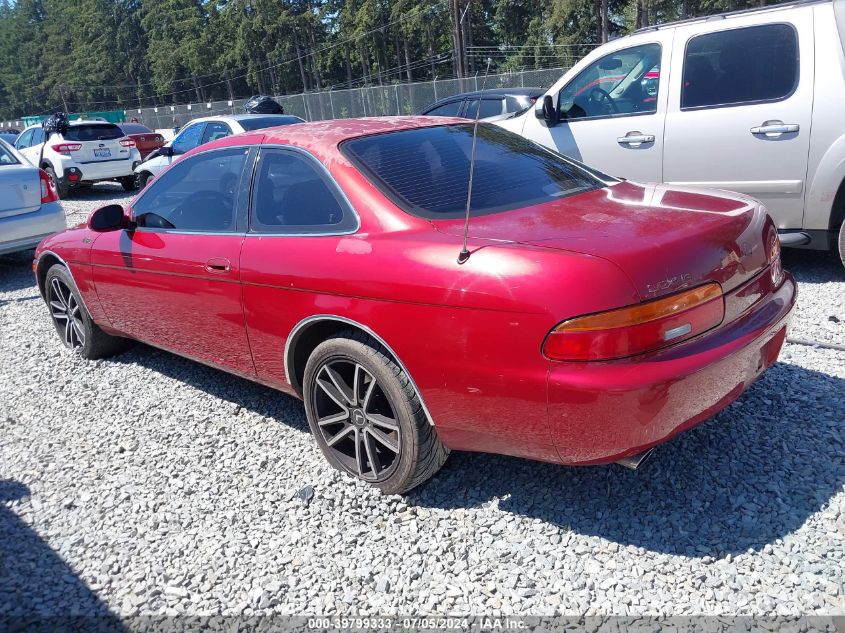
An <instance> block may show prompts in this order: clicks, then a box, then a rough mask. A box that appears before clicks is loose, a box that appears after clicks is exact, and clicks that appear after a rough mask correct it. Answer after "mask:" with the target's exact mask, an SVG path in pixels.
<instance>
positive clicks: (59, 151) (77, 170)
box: [15, 119, 141, 198]
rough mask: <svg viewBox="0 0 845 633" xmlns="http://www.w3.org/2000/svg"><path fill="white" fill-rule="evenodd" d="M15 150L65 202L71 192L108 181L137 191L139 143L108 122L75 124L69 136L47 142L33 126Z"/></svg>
mask: <svg viewBox="0 0 845 633" xmlns="http://www.w3.org/2000/svg"><path fill="white" fill-rule="evenodd" d="M15 148H16V149H17V150H18V151H19V152H20V153H21V154H22V155H23V156H24V157H25V158H26V159H27V160H28V161H29V162H30V163H31V164H33V165H35V166H38V167H41V168H42V169H43V170H44V171H45V172H47V174H48V175H49V176H50V178H51V179H52V180H53V183H54V185H55V187H56V191H58V193H59V197H61V198H64V197H66V196H67V195H68V193H69V192H70V190H71V189H72V188H75V187H79V186H80V185H84V184H86V185H87V184H93V183H95V182H101V181H105V180H115V181H117V182H119V183H120V184H121V185H122V186H123V189H124V190H126V191H132V190H133V189H134V188H135V176H134V173H133V171H132V170H133V169H134V167H135V165H137V164H138V163H140V162H141V155H140V154H139V153H138V149H137V148H136V147H135V141H133V140H132V139H130V138H126V135H125V134H124V133H123V130H121V129H120V128H119V127H118V126H116V125H115V124H114V123H109V122H107V121H93V120H90V119H89V120H84V121H71V122H70V124H69V126H68V130H67V132H66V133H65V134H64V135H62V134H53V135H52V136H51V137H50V138H49V139H48V142H47V143H45V142H44V128H42V127H41V125H32V126H30V127H28V128H26V129H25V130H24V131H23V133H21V135H20V136H19V137H18V139H17V141H15Z"/></svg>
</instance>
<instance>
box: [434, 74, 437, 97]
mask: <svg viewBox="0 0 845 633" xmlns="http://www.w3.org/2000/svg"><path fill="white" fill-rule="evenodd" d="M433 83H434V100H435V101H437V75H434V82H433Z"/></svg>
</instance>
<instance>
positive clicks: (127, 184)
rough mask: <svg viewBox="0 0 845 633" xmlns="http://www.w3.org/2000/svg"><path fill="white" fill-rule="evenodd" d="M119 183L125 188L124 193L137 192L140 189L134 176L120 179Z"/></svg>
mask: <svg viewBox="0 0 845 633" xmlns="http://www.w3.org/2000/svg"><path fill="white" fill-rule="evenodd" d="M117 182H119V183H120V186H121V187H123V190H124V191H135V189H137V188H138V184H137V182H136V180H135V176H134V175H132V176H126V177H124V178H118V179H117Z"/></svg>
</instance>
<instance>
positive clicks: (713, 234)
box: [34, 117, 796, 493]
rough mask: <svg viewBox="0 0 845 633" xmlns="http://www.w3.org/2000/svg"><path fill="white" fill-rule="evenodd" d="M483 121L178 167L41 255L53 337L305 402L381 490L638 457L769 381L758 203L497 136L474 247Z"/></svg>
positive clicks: (325, 139)
mask: <svg viewBox="0 0 845 633" xmlns="http://www.w3.org/2000/svg"><path fill="white" fill-rule="evenodd" d="M474 127H475V126H474V124H473V123H471V122H468V121H466V120H465V119H456V118H454V119H445V118H444V119H439V120H434V119H432V118H431V117H408V118H387V117H386V118H377V119H349V120H344V121H323V122H317V123H307V124H302V125H291V126H285V127H281V128H275V129H272V130H266V131H262V132H261V133H258V134H243V135H240V136H234V137H231V138H225V139H220V140H217V141H214V142H211V143H208V144H206V145H203V146H201V147H199V148H197V149H196V150H193V151H191V152H189V153H188V154H187V155H186V156H185V157H183V158H182V159H181V160H180V161H179V162H178V163H176V164H174V165H173V166H172V167H171V168H170V169H168V170H167V171H166V172H165V173H164V174H162V176H161V177H160V178H158V179H156V180H155V181H153V182H152V183H151V184H150V185H148V186H147V188H146V189H145V190H144V191H143V192H141V194H140V195H139V196H137V197H136V198H135V199H134V200H133V201H132V203H131V204H130V205H129V208H127V209H125V210H124V209H123V208H122V207H120V206H118V205H109V206H107V207H103V208H101V209H99V210H98V211H95V212H94V213H93V214H92V215H91V216H90V218H89V221H88V224H87V226H80V227H77V228H74V229H70V230H68V231H66V232H64V233H62V234H60V235H58V236H56V237H53V238H48V239H47V240H45V241H44V242H43V243H42V244H41V245H40V247H39V249H38V251H37V253H36V261H35V266H34V268H35V271H36V277H37V281H38V286H39V288H40V289H41V292H42V294H43V295H44V297H45V299H46V300H47V304H48V306H49V307H50V309H51V315H52V318H53V320H54V322H55V325H56V329H57V331H58V333H59V335H60V336H61V339H62V342H63V343H64V344H65V345H66V346H67V347H70V348H73V349H75V350H77V351H78V352H79V353H80V354H81V355H82V356H84V357H85V358H97V357H101V356H104V355H106V354H108V353H111V352H114V351H115V350H117V349H120V347H121V345H122V344H123V339H122V338H120V337H127V338H132V339H138V340H141V341H146V342H148V343H151V344H153V345H154V346H156V347H161V348H165V349H168V350H170V351H172V352H174V353H176V354H181V355H184V356H187V357H190V358H193V359H196V360H198V361H201V362H203V363H206V364H209V365H213V366H216V367H219V368H221V369H224V370H226V371H229V372H232V373H234V374H237V375H240V376H245V377H247V378H250V379H252V380H256V381H258V382H261V383H263V384H266V385H269V386H272V387H275V388H277V389H279V390H281V391H284V392H286V393H289V394H291V395H295V396H298V397H301V398H303V399H304V401H305V409H306V412H307V416H308V420H309V424H310V426H311V430H312V432H313V434H314V436H315V439H316V442H317V444H318V445H319V446H320V448H321V449H322V451H323V453H324V454H325V456H326V458H327V459H328V461H329V462H330V463H331V464H332V465H334V466H335V467H337V468H339V469H341V470H343V471H345V472H348V473H350V474H351V475H353V476H355V477H359V478H361V479H363V480H364V481H367V482H369V483H371V484H373V485H375V486H377V487H379V488H380V489H381V490H383V491H385V492H389V493H399V492H403V491H407V490H409V489H411V488H413V487H414V486H417V485H418V484H420V483H421V482H423V481H425V480H426V479H427V478H428V477H430V476H431V475H433V474H434V473H435V472H436V471H437V470H438V469H439V468H440V466H441V465H442V464H443V462H444V460H445V459H446V456H447V454H448V452H449V450H469V451H487V452H495V453H505V454H508V455H516V456H520V457H529V458H533V459H540V460H545V461H551V462H557V463H563V464H601V463H608V462H616V461H620V460H622V461H624V462H625V463H629V464H630V463H633V464H636V463H637V462H638V461H639V460H640V459H641V457H642V455H643V452H644V451H647V450H648V449H649V448H650V447H652V446H654V445H656V444H659V443H661V442H663V441H665V440H667V439H668V438H669V437H671V436H673V435H674V434H676V433H678V432H680V431H683V430H685V429H688V428H690V427H691V426H693V425H695V424H697V423H699V422H701V421H702V420H704V419H706V418H708V417H710V416H712V415H713V414H714V413H716V412H717V411H719V410H721V409H723V408H724V407H726V406H727V405H728V404H729V403H730V402H732V401H733V400H735V399H736V398H737V397H739V395H740V394H741V393H742V391H743V390H744V389H745V388H746V387H747V386H748V385H750V384H751V383H752V382H753V381H754V380H755V379H756V378H757V376H759V375H760V373H761V372H762V371H763V370H764V369H766V368H767V367H769V366H770V365H771V364H772V363H774V362H775V360H776V359H777V356H778V353H779V351H780V349H781V346H782V344H783V342H784V338H785V336H786V324H787V320H788V318H789V316H790V314H791V312H792V309H793V306H794V304H795V296H796V286H795V282H794V281H793V279H792V277H791V276H790V275H789V274H788V273H785V272H784V271H783V270H782V268H781V264H780V258H779V253H780V242H779V241H778V238H777V231H776V229H775V226H774V224H773V223H772V221H771V219H770V218H769V217H768V215H767V214H766V212H765V210H764V209H763V208H762V206H761V205H760V204H759V203H758V202H756V201H754V200H752V199H750V198H747V197H745V196H741V195H737V194H729V193H726V192H722V193H720V192H714V193H712V194H707V193H702V192H701V191H697V190H694V189H689V188H673V187H668V186H664V185H649V186H644V185H639V184H635V183H631V182H625V181H618V180H615V179H612V178H610V177H606V176H603V175H601V174H599V173H597V172H594V171H591V170H589V169H587V168H585V167H582V166H580V165H579V164H577V163H576V162H573V161H571V160H569V159H567V158H564V157H562V156H560V155H558V154H556V153H553V152H549V151H548V150H546V149H544V148H542V147H540V146H538V145H536V144H534V143H531V142H530V141H527V140H526V139H524V138H522V137H520V136H518V135H515V134H512V133H510V132H507V131H505V130H503V129H501V128H499V127H496V126H494V125H491V124H488V123H482V124H481V125H480V126H479V130H478V137H477V144H476V149H475V156H476V157H477V159H476V162H475V167H474V182H473V189H472V206H471V211H470V216H471V219H470V222H469V225H468V230H467V235H468V237H467V244H466V245H467V251H464V250H463V248H462V245H463V243H464V237H463V236H464V232H465V229H466V227H465V223H464V214H465V203H466V197H467V185H468V175H469V173H470V153H471V152H472V147H473V128H474ZM232 177H234V178H236V182H237V184H236V186H235V187H229V186H228V185H224V184H223V183H226V182H227V181H229V180H230V178H232ZM80 262H85V264H84V265H83V264H82V263H80ZM95 288H96V291H95ZM70 297H72V298H73V305H79V306H82V307H83V308H84V309H82V310H79V311H78V313H77V314H78V318H76V319H75V320H74V327H73V328H71V329H68V328H67V327H66V322H67V314H68V310H67V309H65V305H64V304H63V303H62V298H64V299H65V302H66V303H68V304H70V299H69V298H70ZM57 299H58V303H57ZM153 306H154V308H153ZM620 412H624V415H623V414H621V413H620Z"/></svg>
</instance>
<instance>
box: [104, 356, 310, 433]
mask: <svg viewBox="0 0 845 633" xmlns="http://www.w3.org/2000/svg"><path fill="white" fill-rule="evenodd" d="M110 360H111V361H112V362H119V363H127V364H133V365H141V366H143V367H146V368H147V369H152V370H153V371H156V372H158V373H160V374H163V375H165V376H169V377H170V378H173V379H174V380H178V381H180V382H183V383H185V384H188V385H191V386H193V387H196V388H197V389H199V390H200V391H203V392H205V393H207V394H209V395H211V396H214V397H215V398H220V399H221V400H226V401H227V402H231V403H232V404H234V405H236V406H238V407H241V408H243V409H246V410H248V411H252V412H253V413H257V414H258V415H261V416H264V417H267V418H272V419H273V420H278V421H279V422H281V423H283V424H286V425H287V426H289V427H291V428H294V429H296V430H298V431H302V432H304V433H310V432H311V431H310V429H309V428H308V420H307V418H306V417H305V409H304V408H303V406H302V403H301V402H300V401H299V400H297V399H296V398H294V397H292V396H288V395H287V394H284V393H282V392H281V391H278V390H276V389H271V388H270V387H265V386H264V385H260V384H258V383H256V382H252V381H251V380H246V379H245V378H239V377H238V376H235V375H233V374H229V373H227V372H225V371H222V370H219V369H214V368H213V367H208V366H207V365H203V364H202V363H198V362H195V361H192V360H189V359H187V358H183V357H181V356H177V355H176V354H171V353H170V352H165V351H162V350H159V349H156V348H154V347H150V346H148V345H144V344H143V343H134V344H133V345H132V347H131V348H130V349H129V350H128V351H126V352H124V353H123V354H120V355H119V356H115V357H114V358H112V359H110ZM291 411H294V412H295V413H294V415H291ZM232 423H233V424H235V423H236V421H235V420H233V422H232Z"/></svg>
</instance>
